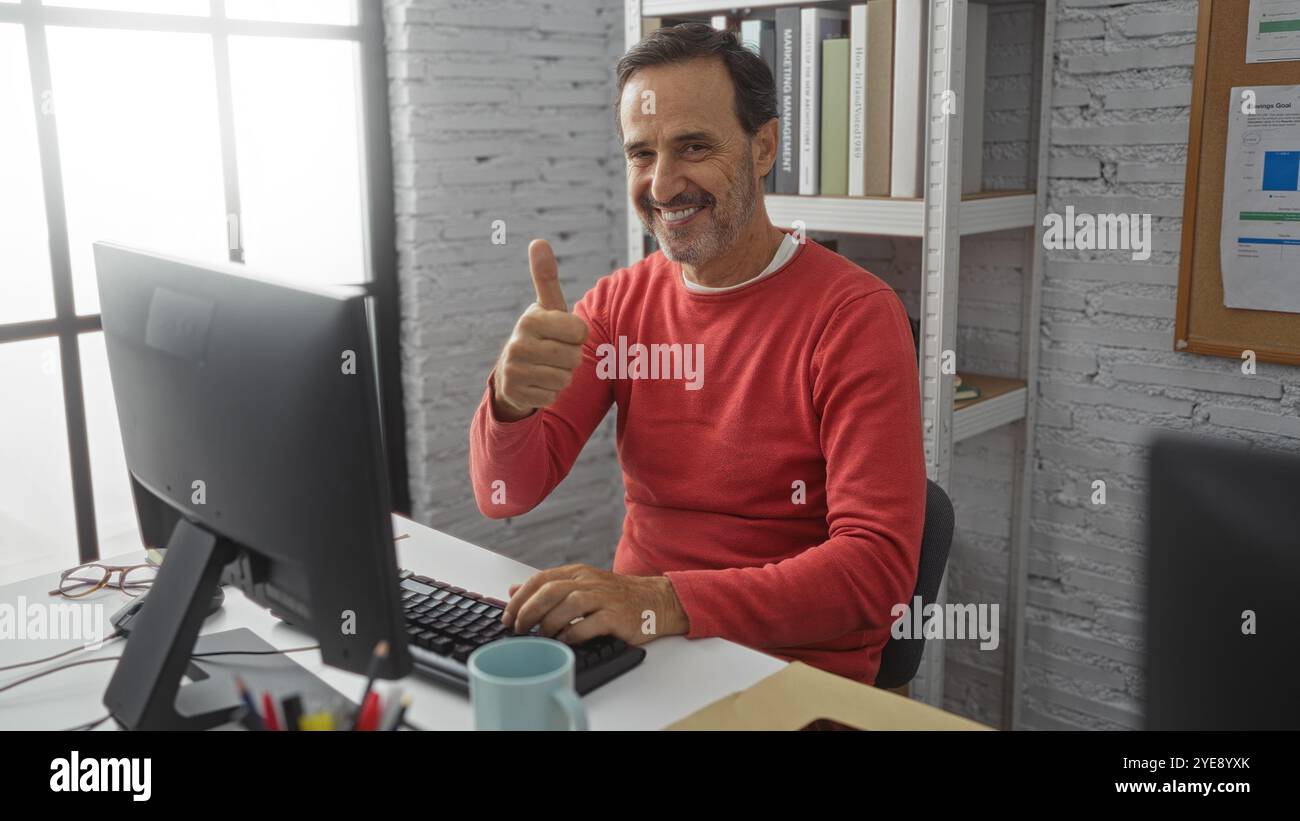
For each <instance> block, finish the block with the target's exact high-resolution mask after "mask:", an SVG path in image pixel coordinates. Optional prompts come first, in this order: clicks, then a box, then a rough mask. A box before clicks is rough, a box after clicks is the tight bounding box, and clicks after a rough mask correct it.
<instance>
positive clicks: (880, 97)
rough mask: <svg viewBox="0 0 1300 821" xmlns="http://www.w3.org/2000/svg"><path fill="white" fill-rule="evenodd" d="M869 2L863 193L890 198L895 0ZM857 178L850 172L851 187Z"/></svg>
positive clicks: (865, 80) (866, 42) (864, 110)
mask: <svg viewBox="0 0 1300 821" xmlns="http://www.w3.org/2000/svg"><path fill="white" fill-rule="evenodd" d="M866 5H867V14H866V19H867V30H866V32H865V34H866V37H865V41H864V42H865V44H866V59H865V61H864V67H865V70H866V78H865V79H864V81H863V86H864V93H865V94H866V103H865V105H863V107H862V112H863V114H864V116H865V118H866V121H865V122H864V123H863V126H862V135H863V147H862V183H861V195H863V196H868V197H888V196H889V174H890V171H891V168H890V165H891V162H892V160H891V152H892V150H893V147H892V140H893V133H894V106H893V99H894V0H869V2H868V3H867V4H866ZM853 179H854V177H853V176H852V171H850V177H849V184H850V186H852V184H853ZM850 193H852V192H850Z"/></svg>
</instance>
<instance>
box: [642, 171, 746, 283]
mask: <svg viewBox="0 0 1300 821" xmlns="http://www.w3.org/2000/svg"><path fill="white" fill-rule="evenodd" d="M746 157H748V155H746ZM745 166H746V167H745V168H744V169H742V174H741V179H742V180H744V182H743V183H742V185H743V186H744V187H743V188H742V189H739V190H735V189H733V190H732V192H731V195H730V197H729V201H728V202H727V203H726V204H727V205H729V206H731V205H734V206H735V208H734V210H732V209H728V210H732V213H733V215H734V216H733V218H732V219H726V220H719V219H718V212H719V206H722V205H723V203H722V202H721V201H719V202H718V203H717V204H716V205H714V206H713V213H712V214H711V215H710V217H711V218H712V219H713V220H714V224H715V226H716V227H715V230H714V231H713V232H712V233H709V234H706V235H704V236H702V237H700V238H699V239H697V240H696V241H695V242H693V243H691V244H690V245H688V246H687V247H686V248H684V249H682V250H681V251H680V252H675V251H673V250H672V249H671V248H670V247H669V244H668V243H667V242H665V241H664V238H663V237H662V236H660V235H659V232H658V231H656V230H655V228H654V222H653V220H654V215H653V212H651V213H650V215H649V218H648V219H647V214H646V213H645V212H644V211H641V210H640V209H637V211H638V216H639V217H640V218H641V224H642V225H643V226H645V229H646V231H647V232H648V233H650V234H652V235H653V236H654V238H655V239H656V240H657V241H658V243H659V250H661V251H663V254H664V256H665V257H667V258H668V260H669V261H671V262H676V263H678V264H679V265H690V266H692V267H698V266H700V265H704V264H705V263H707V262H709V261H710V260H712V259H715V258H717V257H719V256H721V255H722V254H723V253H724V252H725V251H727V250H728V249H729V248H731V246H732V245H734V244H735V242H736V240H737V239H739V238H740V235H741V233H742V232H743V231H744V230H745V226H746V225H748V224H749V220H750V218H751V217H753V216H754V208H755V207H757V204H758V203H757V202H756V201H755V199H754V197H755V195H756V194H757V192H758V186H757V185H755V184H754V174H753V171H754V163H753V160H748V161H747V162H745Z"/></svg>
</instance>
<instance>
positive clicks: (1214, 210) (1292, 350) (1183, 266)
mask: <svg viewBox="0 0 1300 821" xmlns="http://www.w3.org/2000/svg"><path fill="white" fill-rule="evenodd" d="M1249 5H1250V4H1249V3H1248V2H1246V0H1201V3H1200V17H1199V21H1198V23H1197V28H1196V66H1195V68H1194V70H1193V84H1192V111H1191V122H1190V125H1189V135H1188V148H1187V178H1186V179H1187V182H1186V187H1185V189H1184V193H1183V196H1184V205H1183V236H1182V249H1181V250H1182V253H1181V260H1180V263H1179V271H1178V309H1177V314H1176V321H1175V329H1174V349H1175V350H1179V351H1190V352H1191V353H1198V354H1207V355H1210V356H1226V357H1230V358H1232V359H1240V358H1241V355H1242V352H1243V351H1246V350H1252V351H1254V352H1255V356H1256V358H1257V359H1258V360H1259V361H1261V362H1278V363H1283V364H1289V365H1300V314H1298V313H1284V312H1279V311H1261V310H1243V309H1235V308H1227V307H1225V306H1224V304H1223V274H1222V271H1221V270H1220V258H1219V237H1220V230H1221V226H1222V216H1223V187H1224V168H1225V160H1226V151H1227V135H1228V114H1229V106H1231V105H1239V104H1240V103H1239V102H1238V101H1234V100H1231V99H1230V97H1231V96H1232V89H1233V88H1234V87H1236V86H1279V85H1300V61H1287V62H1269V63H1247V62H1246V37H1247V31H1248V25H1247V10H1248V7H1249Z"/></svg>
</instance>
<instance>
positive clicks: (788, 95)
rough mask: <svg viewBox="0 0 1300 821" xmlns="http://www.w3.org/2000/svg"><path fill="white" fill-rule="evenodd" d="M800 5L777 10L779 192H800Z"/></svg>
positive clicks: (776, 72) (774, 72)
mask: <svg viewBox="0 0 1300 821" xmlns="http://www.w3.org/2000/svg"><path fill="white" fill-rule="evenodd" d="M799 66H800V63H799V7H798V6H782V7H781V8H778V9H777V10H776V62H775V66H774V70H773V72H772V78H773V80H774V81H775V83H776V110H777V115H778V116H779V117H780V123H779V126H778V128H779V129H780V131H779V136H780V139H779V141H778V143H777V150H776V173H775V175H774V176H775V177H776V193H778V194H798V193H799Z"/></svg>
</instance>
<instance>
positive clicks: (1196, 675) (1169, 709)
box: [1146, 434, 1300, 730]
mask: <svg viewBox="0 0 1300 821" xmlns="http://www.w3.org/2000/svg"><path fill="white" fill-rule="evenodd" d="M1298 490H1300V455H1290V454H1284V453H1280V452H1276V451H1269V450H1265V449H1262V448H1257V447H1248V446H1246V445H1242V444H1237V443H1233V442H1227V441H1222V440H1215V439H1209V438H1204V437H1199V438H1192V437H1190V436H1187V435H1179V436H1175V435H1169V434H1167V435H1162V436H1160V437H1158V438H1157V439H1156V440H1155V442H1154V444H1153V446H1152V449H1151V462H1150V498H1149V502H1148V504H1149V522H1148V529H1149V544H1148V549H1149V552H1150V555H1149V557H1148V560H1147V561H1148V574H1147V640H1146V641H1147V660H1148V665H1147V708H1146V718H1147V727H1148V728H1149V729H1153V730H1255V729H1258V730H1266V729H1267V730H1273V729H1292V730H1295V729H1300V699H1297V697H1296V683H1297V681H1300V498H1298V497H1297V491H1298Z"/></svg>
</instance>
